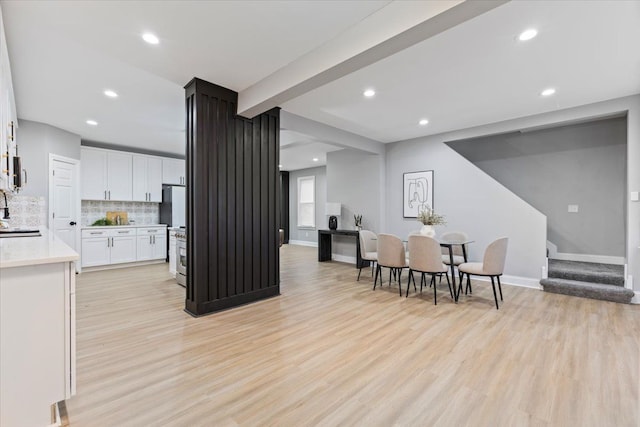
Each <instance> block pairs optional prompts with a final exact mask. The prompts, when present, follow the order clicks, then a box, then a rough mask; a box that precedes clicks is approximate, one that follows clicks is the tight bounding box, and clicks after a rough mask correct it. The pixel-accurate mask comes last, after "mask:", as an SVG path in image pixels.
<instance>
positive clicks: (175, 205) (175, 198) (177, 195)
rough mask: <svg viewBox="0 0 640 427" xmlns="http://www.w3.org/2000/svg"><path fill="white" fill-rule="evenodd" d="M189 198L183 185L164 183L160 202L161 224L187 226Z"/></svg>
mask: <svg viewBox="0 0 640 427" xmlns="http://www.w3.org/2000/svg"><path fill="white" fill-rule="evenodd" d="M186 209H187V200H186V193H185V188H184V186H182V185H163V186H162V203H160V224H167V226H168V227H169V228H171V227H185V226H186V225H187V222H186V219H187V218H186Z"/></svg>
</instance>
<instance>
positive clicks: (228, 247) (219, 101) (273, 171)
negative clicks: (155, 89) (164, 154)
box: [185, 79, 280, 316]
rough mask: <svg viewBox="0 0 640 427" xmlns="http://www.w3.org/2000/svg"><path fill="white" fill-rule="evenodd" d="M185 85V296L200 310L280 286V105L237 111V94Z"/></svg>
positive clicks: (197, 83)
mask: <svg viewBox="0 0 640 427" xmlns="http://www.w3.org/2000/svg"><path fill="white" fill-rule="evenodd" d="M185 89H186V112H187V114H186V115H187V117H186V118H187V125H186V139H187V297H186V302H185V310H186V311H187V312H188V313H190V314H192V315H194V316H200V315H203V314H207V313H212V312H215V311H219V310H224V309H227V308H231V307H235V306H238V305H241V304H246V303H249V302H252V301H256V300H260V299H263V298H268V297H271V296H274V295H278V294H279V293H280V279H279V276H280V268H279V266H280V257H279V249H278V243H279V237H278V212H279V209H278V206H279V200H280V195H279V192H280V183H279V179H278V160H279V145H280V144H279V135H280V109H278V108H275V109H273V110H270V111H267V112H266V113H263V114H261V115H259V116H256V117H254V118H253V119H250V120H249V119H245V118H243V117H240V116H237V115H236V111H237V110H236V108H237V99H238V94H237V93H236V92H234V91H232V90H229V89H225V88H223V87H220V86H217V85H214V84H212V83H209V82H206V81H204V80H200V79H193V80H192V81H191V82H189V84H188V85H187V86H186V87H185Z"/></svg>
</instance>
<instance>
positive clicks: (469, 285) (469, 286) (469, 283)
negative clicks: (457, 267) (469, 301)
mask: <svg viewBox="0 0 640 427" xmlns="http://www.w3.org/2000/svg"><path fill="white" fill-rule="evenodd" d="M467 276H468V275H467ZM467 288H469V293H470V294H472V295H473V288H472V287H471V280H469V281H468V282H467Z"/></svg>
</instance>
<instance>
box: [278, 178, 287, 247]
mask: <svg viewBox="0 0 640 427" xmlns="http://www.w3.org/2000/svg"><path fill="white" fill-rule="evenodd" d="M280 195H281V197H280V228H282V229H283V230H284V243H289V172H286V171H282V172H280Z"/></svg>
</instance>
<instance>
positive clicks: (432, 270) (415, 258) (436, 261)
mask: <svg viewBox="0 0 640 427" xmlns="http://www.w3.org/2000/svg"><path fill="white" fill-rule="evenodd" d="M447 271H448V267H447V266H446V265H445V264H444V263H443V262H442V257H441V251H440V243H438V241H436V240H435V239H433V238H431V237H428V236H421V235H410V236H409V280H408V283H407V295H406V296H407V297H408V296H409V287H410V284H411V280H413V286H414V287H415V286H416V279H415V277H414V272H417V273H420V276H421V277H420V292H422V286H423V285H424V283H425V275H426V274H430V275H431V285H432V286H433V303H434V304H435V305H437V304H438V296H437V289H436V276H440V277H441V276H442V274H444V275H445V276H446V277H447V284H448V285H449V294H451V298H452V299H454V300H455V298H454V296H453V290H452V289H451V282H450V281H449V275H448V274H447Z"/></svg>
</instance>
